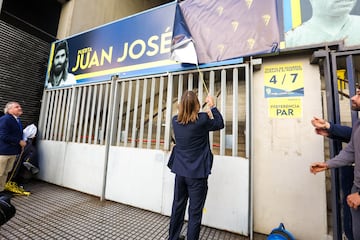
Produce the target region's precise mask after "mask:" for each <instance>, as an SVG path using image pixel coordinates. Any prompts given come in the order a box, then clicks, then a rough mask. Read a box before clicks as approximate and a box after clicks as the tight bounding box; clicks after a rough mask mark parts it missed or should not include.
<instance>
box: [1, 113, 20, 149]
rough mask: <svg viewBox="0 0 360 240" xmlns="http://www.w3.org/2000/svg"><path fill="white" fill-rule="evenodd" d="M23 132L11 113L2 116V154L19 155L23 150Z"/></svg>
mask: <svg viewBox="0 0 360 240" xmlns="http://www.w3.org/2000/svg"><path fill="white" fill-rule="evenodd" d="M22 138H23V132H22V129H21V127H20V126H19V124H18V122H17V121H16V118H15V117H14V116H13V115H11V114H5V115H4V116H2V117H0V155H17V154H19V153H20V152H21V146H20V145H19V142H20V140H22Z"/></svg>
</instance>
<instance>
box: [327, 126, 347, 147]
mask: <svg viewBox="0 0 360 240" xmlns="http://www.w3.org/2000/svg"><path fill="white" fill-rule="evenodd" d="M351 130H352V128H351V127H348V126H344V125H340V124H334V123H330V128H329V129H328V133H329V138H331V139H335V140H339V141H341V142H347V143H348V142H349V141H350V137H351Z"/></svg>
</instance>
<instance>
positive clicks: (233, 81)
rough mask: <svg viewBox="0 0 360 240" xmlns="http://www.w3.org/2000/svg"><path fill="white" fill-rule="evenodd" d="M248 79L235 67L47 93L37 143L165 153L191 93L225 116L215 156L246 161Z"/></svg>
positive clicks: (243, 67) (215, 139)
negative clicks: (174, 120) (211, 100)
mask: <svg viewBox="0 0 360 240" xmlns="http://www.w3.org/2000/svg"><path fill="white" fill-rule="evenodd" d="M248 79H249V67H248V65H247V64H239V65H233V66H223V67H216V68H209V69H205V70H192V71H183V72H175V73H168V74H161V75H152V76H145V77H141V78H131V79H118V77H117V76H114V77H113V79H111V80H109V81H106V82H102V83H93V84H87V85H79V86H73V87H68V88H61V89H50V90H46V91H45V92H44V96H43V103H42V111H41V115H40V123H39V130H40V132H41V133H42V136H41V139H42V140H52V141H65V142H76V143H87V144H94V145H98V144H100V145H104V144H106V143H107V142H109V144H110V145H112V146H128V147H135V148H148V149H162V150H169V149H170V145H171V117H172V115H174V114H176V111H177V110H176V109H177V103H178V101H179V99H180V97H181V94H182V92H183V91H184V90H186V89H193V90H195V91H196V92H197V94H198V97H199V100H200V102H202V103H203V102H204V100H205V98H206V96H207V94H211V95H213V96H216V105H217V106H218V108H219V110H220V111H221V112H222V114H223V116H224V120H225V123H226V124H225V128H224V130H222V131H220V132H216V133H211V144H212V147H213V150H214V153H215V154H218V155H226V156H241V157H245V156H246V151H247V147H246V144H247V143H248V140H247V139H246V136H248V134H246V131H247V130H248V128H247V124H248V121H247V117H248V116H247V112H246V108H247V105H246V104H247V102H248V101H247V98H248V97H247V96H248V90H247V89H246V84H247V82H248ZM203 107H205V106H203Z"/></svg>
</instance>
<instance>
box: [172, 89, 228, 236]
mask: <svg viewBox="0 0 360 240" xmlns="http://www.w3.org/2000/svg"><path fill="white" fill-rule="evenodd" d="M206 103H207V106H208V107H209V110H208V111H207V112H200V103H199V100H198V97H197V95H196V93H195V92H193V91H189V90H187V91H185V92H184V93H183V95H182V97H181V101H180V103H179V109H178V110H179V112H178V115H175V116H174V117H173V119H172V126H173V131H174V135H175V146H174V147H173V149H172V152H171V155H170V158H169V162H168V167H169V168H170V169H171V172H173V173H175V186H174V198H173V203H172V212H171V218H170V227H169V240H178V239H185V237H184V236H180V233H181V229H182V227H183V224H184V216H185V211H186V205H187V202H188V200H189V208H188V214H189V218H188V228H187V240H198V239H199V236H200V227H201V219H202V215H203V208H204V205H205V200H206V196H207V191H208V176H209V174H210V173H211V168H212V164H213V153H212V151H211V148H210V141H209V132H210V131H217V130H220V129H222V128H224V120H223V117H222V115H221V113H220V112H219V110H218V109H217V108H216V106H215V103H214V98H213V97H212V96H207V97H206Z"/></svg>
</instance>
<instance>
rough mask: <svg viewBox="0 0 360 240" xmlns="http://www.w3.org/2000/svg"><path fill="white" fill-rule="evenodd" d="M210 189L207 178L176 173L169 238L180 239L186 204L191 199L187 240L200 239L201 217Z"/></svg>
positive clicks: (172, 239) (171, 239)
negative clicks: (188, 176) (189, 176)
mask: <svg viewBox="0 0 360 240" xmlns="http://www.w3.org/2000/svg"><path fill="white" fill-rule="evenodd" d="M207 190H208V182H207V178H187V177H181V176H178V175H176V176H175V187H174V200H173V205H172V212H171V219H170V229H169V240H178V239H179V236H180V232H181V229H182V226H183V224H184V217H185V211H186V205H187V202H188V199H189V208H188V214H189V221H188V229H187V240H198V239H199V235H200V227H201V219H202V214H203V208H204V205H205V199H206V195H207Z"/></svg>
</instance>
